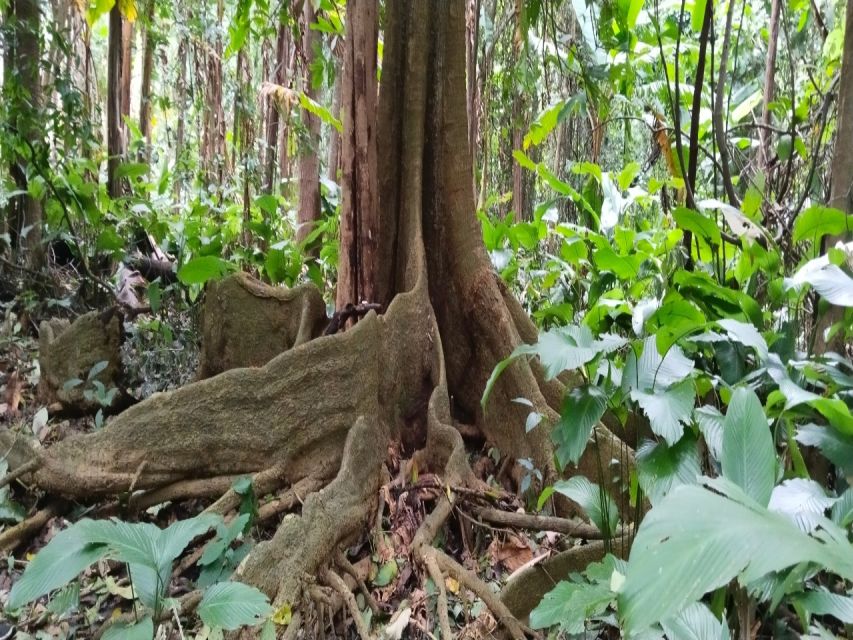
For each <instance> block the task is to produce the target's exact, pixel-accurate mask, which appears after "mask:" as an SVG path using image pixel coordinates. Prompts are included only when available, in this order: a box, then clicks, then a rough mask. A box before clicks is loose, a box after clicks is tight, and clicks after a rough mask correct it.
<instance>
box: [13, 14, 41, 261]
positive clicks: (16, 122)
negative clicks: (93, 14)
mask: <svg viewBox="0 0 853 640" xmlns="http://www.w3.org/2000/svg"><path fill="white" fill-rule="evenodd" d="M7 20H8V22H7V24H8V23H11V25H12V28H11V33H10V41H9V42H8V43H7V48H6V59H5V60H4V69H5V70H6V73H5V74H4V78H5V79H4V87H3V89H4V94H5V96H4V98H5V100H7V101H8V103H7V105H6V113H7V114H8V118H9V121H10V123H11V124H12V126H13V128H14V134H15V135H16V136H17V137H18V138H19V139H20V140H22V141H25V142H26V143H27V148H26V151H24V152H23V153H20V152H18V151H17V150H15V149H5V150H4V154H3V155H4V157H6V158H8V159H9V161H10V163H11V166H10V167H9V171H10V173H11V175H12V178H13V180H14V181H15V184H16V186H17V188H18V189H20V190H22V191H26V190H27V185H28V182H29V175H28V174H29V173H31V172H32V171H35V170H36V163H40V162H46V161H47V159H46V157H41V155H42V152H43V151H44V140H43V132H42V131H43V130H42V128H41V126H40V124H39V119H40V113H41V107H42V89H41V78H40V75H39V69H40V66H41V65H40V62H41V58H40V55H41V46H40V38H41V36H40V31H41V13H40V10H39V5H38V2H37V0H11V1H10V2H9V5H8V7H7ZM34 155H35V156H36V157H33V156H34ZM44 168H46V167H44ZM6 219H7V222H6V225H7V226H8V228H10V230H11V231H12V232H13V236H14V238H13V243H14V245H15V249H16V252H17V255H18V258H19V259H20V260H22V261H23V262H24V263H26V264H27V265H28V266H29V267H30V268H33V269H38V268H40V267H41V266H42V265H43V264H44V251H43V248H42V206H41V202H40V201H39V200H37V199H36V198H33V197H32V196H30V195H29V194H25V195H20V196H17V197H15V198H11V199H10V201H9V208H8V210H7V212H6Z"/></svg>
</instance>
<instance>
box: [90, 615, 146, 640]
mask: <svg viewBox="0 0 853 640" xmlns="http://www.w3.org/2000/svg"><path fill="white" fill-rule="evenodd" d="M153 637H154V621H153V620H152V619H151V616H146V617H144V618H143V619H142V620H140V621H139V622H131V623H130V624H123V623H120V622H118V623H116V624H114V625H112V626H111V627H109V628H108V629H107V630H106V631H105V632H104V635H102V636H101V638H102V640H151V638H153Z"/></svg>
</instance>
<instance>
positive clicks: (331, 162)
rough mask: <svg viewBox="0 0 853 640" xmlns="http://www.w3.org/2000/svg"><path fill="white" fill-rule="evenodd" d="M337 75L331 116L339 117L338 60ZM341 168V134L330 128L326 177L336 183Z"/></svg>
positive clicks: (340, 68) (340, 79)
mask: <svg viewBox="0 0 853 640" xmlns="http://www.w3.org/2000/svg"><path fill="white" fill-rule="evenodd" d="M336 67H337V75H336V76H335V86H334V88H333V89H332V115H333V116H335V117H336V118H340V117H341V102H342V99H343V88H344V87H343V81H344V79H343V64H342V62H341V60H340V58H338V59H337V63H336ZM340 167H341V134H340V133H338V130H337V129H335V128H334V127H332V130H331V131H330V132H329V153H328V156H327V158H326V177H327V178H328V179H329V180H332V181H334V182H337V181H338V169H340Z"/></svg>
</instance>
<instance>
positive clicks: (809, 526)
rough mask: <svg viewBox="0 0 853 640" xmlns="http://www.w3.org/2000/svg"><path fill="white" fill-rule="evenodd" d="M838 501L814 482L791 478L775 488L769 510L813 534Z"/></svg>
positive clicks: (768, 506)
mask: <svg viewBox="0 0 853 640" xmlns="http://www.w3.org/2000/svg"><path fill="white" fill-rule="evenodd" d="M837 500H838V499H837V498H830V497H829V496H828V495H826V491H824V489H823V487H821V486H820V485H819V484H818V483H817V482H815V481H814V480H808V479H806V478H791V479H790V480H785V481H784V482H783V483H782V484H780V485H778V486H776V487H774V488H773V493H772V494H771V496H770V503H769V504H768V505H767V508H768V509H770V511H775V512H776V513H781V514H782V515H784V516H786V517H788V518H790V519H791V520H792V521H793V522H794V523H795V524H796V525H797V526H798V527H799V528H800V529H802V530H803V531H805V532H806V533H811V532H812V531H814V530H815V529H816V528H817V527H818V525H819V524H820V523H821V521H822V520H823V517H824V513H825V512H826V511H827V510H828V509H829V508H830V507H832V505H834V504H835V503H836V501H837Z"/></svg>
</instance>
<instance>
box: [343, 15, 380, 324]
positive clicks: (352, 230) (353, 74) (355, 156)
mask: <svg viewBox="0 0 853 640" xmlns="http://www.w3.org/2000/svg"><path fill="white" fill-rule="evenodd" d="M378 29H379V12H378V6H377V2H376V0H362V1H360V2H358V3H355V4H352V5H350V7H349V11H347V35H348V37H347V39H346V43H345V46H344V72H343V119H344V123H343V124H344V133H343V136H344V138H345V139H346V140H347V144H346V146H345V147H344V151H343V155H342V157H341V174H342V179H341V184H342V188H343V210H342V212H341V251H340V261H339V265H338V290H337V302H336V304H337V308H338V309H343V308H345V307H346V305H347V304H359V303H361V302H380V301H381V302H388V301H390V293H391V292H390V291H387V290H386V291H380V290H379V289H378V276H379V246H380V245H379V242H380V235H381V233H382V231H383V230H382V229H381V228H380V227H379V207H378V198H377V179H376V171H377V165H376V100H377V94H376V54H377V49H376V47H377V45H376V42H377V32H378Z"/></svg>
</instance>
